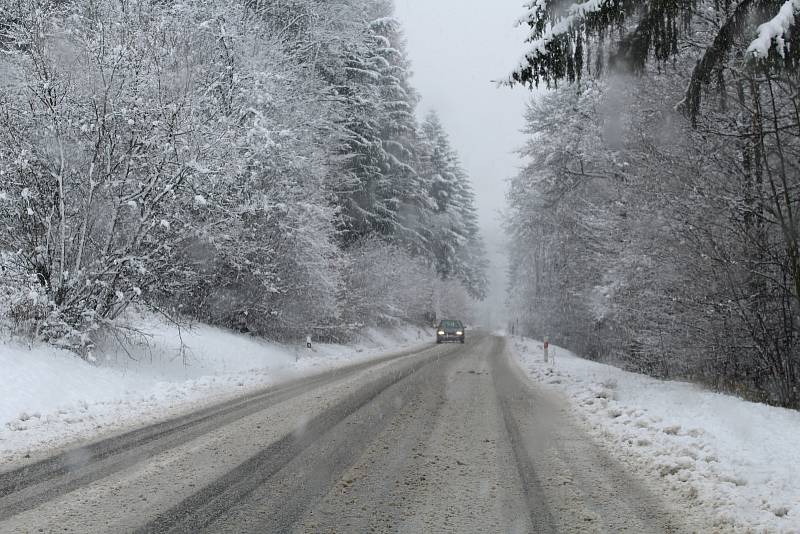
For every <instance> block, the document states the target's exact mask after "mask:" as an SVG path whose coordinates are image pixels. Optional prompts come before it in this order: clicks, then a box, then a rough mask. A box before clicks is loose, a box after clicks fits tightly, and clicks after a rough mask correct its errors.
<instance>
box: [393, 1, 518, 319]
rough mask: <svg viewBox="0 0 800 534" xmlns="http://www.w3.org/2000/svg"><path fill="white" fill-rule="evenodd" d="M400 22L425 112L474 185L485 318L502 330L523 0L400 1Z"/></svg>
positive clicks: (516, 140) (514, 163) (514, 160)
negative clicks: (508, 79)
mask: <svg viewBox="0 0 800 534" xmlns="http://www.w3.org/2000/svg"><path fill="white" fill-rule="evenodd" d="M396 8H397V17H398V18H399V19H400V21H401V22H402V23H403V27H404V29H405V33H406V37H407V41H408V43H407V45H408V54H409V57H410V59H411V61H412V66H413V71H414V77H413V79H412V83H413V84H414V86H415V87H416V88H417V89H418V91H419V92H420V94H421V97H422V101H421V103H420V106H419V112H420V115H424V114H425V113H426V112H427V111H429V110H430V109H435V110H436V111H437V112H438V113H439V116H440V118H441V120H442V123H443V124H444V126H445V128H446V129H447V131H448V132H449V134H450V136H451V141H452V144H453V147H454V148H455V149H456V150H457V151H458V152H459V154H460V156H461V158H462V161H463V163H464V167H465V169H466V170H467V171H468V172H469V174H470V176H471V178H472V182H473V184H474V187H475V193H476V203H477V207H478V211H479V215H480V221H481V229H482V233H483V236H484V239H485V240H486V246H487V252H488V255H489V259H490V261H491V262H492V265H491V268H490V270H489V276H490V290H489V297H488V298H487V300H486V302H485V303H483V304H482V305H481V310H480V312H479V316H480V320H481V322H483V323H484V324H486V325H487V326H492V327H498V326H504V325H505V323H506V317H505V306H504V303H505V285H506V284H505V274H506V261H505V240H504V237H503V231H502V228H501V220H500V212H501V211H502V209H503V206H504V203H505V189H506V179H507V178H508V177H510V176H512V175H513V174H515V173H516V172H517V168H518V165H519V159H518V157H517V156H516V154H515V153H514V151H515V150H516V149H517V148H518V147H520V146H521V145H522V143H523V136H522V134H521V133H520V130H521V128H522V126H523V111H524V107H525V103H526V102H527V100H528V99H529V98H530V92H529V91H527V90H526V89H523V88H515V89H509V88H505V87H503V88H498V87H497V85H496V83H494V82H493V80H498V79H502V78H503V77H505V76H507V75H508V74H509V73H510V72H511V70H512V69H513V68H514V66H515V65H516V62H517V60H518V58H519V57H520V55H521V54H522V52H523V50H524V48H525V44H524V39H525V36H526V32H525V30H524V29H523V28H517V27H515V25H514V22H515V21H516V20H517V19H518V18H519V17H520V16H521V15H523V14H524V12H525V10H524V8H523V7H522V0H492V1H486V0H435V1H431V0H396Z"/></svg>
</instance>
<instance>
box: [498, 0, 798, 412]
mask: <svg viewBox="0 0 800 534" xmlns="http://www.w3.org/2000/svg"><path fill="white" fill-rule="evenodd" d="M526 8H527V12H526V13H524V16H523V17H522V18H521V19H520V21H519V23H520V24H522V25H524V26H525V27H527V28H529V31H530V38H529V42H528V43H527V44H526V45H525V47H526V54H525V58H524V59H523V61H522V62H521V63H520V65H519V67H518V68H517V69H516V70H515V71H514V72H513V73H512V74H511V75H510V76H509V78H508V80H507V81H506V83H507V84H510V85H517V84H521V85H525V86H528V87H530V88H534V89H535V88H537V87H539V88H542V89H543V88H547V89H549V90H547V91H542V92H541V96H540V97H538V96H537V98H536V99H534V100H532V102H531V104H530V106H529V108H528V110H527V112H526V116H525V119H526V135H527V138H528V141H527V143H526V145H525V146H524V147H523V148H522V149H521V151H520V154H521V156H522V157H523V158H524V160H525V166H524V169H523V170H522V171H521V172H520V173H519V175H517V176H516V177H514V178H513V179H512V180H511V183H510V190H509V192H508V200H509V213H508V216H507V218H506V224H507V229H508V232H509V235H510V236H511V248H510V250H511V267H510V281H509V284H510V287H512V288H514V291H512V292H510V299H511V302H510V306H511V308H512V310H513V312H512V315H513V316H514V317H516V318H517V319H518V320H519V322H520V327H521V328H522V329H523V330H524V331H525V332H526V333H528V334H532V335H536V336H539V337H541V336H545V335H549V336H550V338H551V340H553V341H554V342H556V343H560V344H562V345H565V346H567V347H569V348H571V349H573V350H575V351H577V352H578V353H580V354H584V355H587V356H589V357H591V358H593V359H597V360H605V361H611V362H613V363H616V364H622V365H624V366H625V367H627V368H630V369H633V370H636V371H639V372H645V373H648V374H650V375H653V376H657V377H665V378H674V379H688V380H691V381H696V382H699V383H703V384H705V385H708V386H711V387H714V388H716V389H718V390H720V391H729V392H735V393H738V394H740V395H742V396H744V397H746V398H750V399H753V400H758V401H762V402H768V403H772V404H777V405H782V406H787V407H794V408H798V407H800V390H799V389H798V388H799V387H800V337H799V334H800V331H799V330H798V328H799V327H800V234H799V233H798V232H799V231H800V220H799V219H798V217H800V212H798V210H799V209H800V205H799V204H798V201H800V94H799V93H798V87H800V68H799V67H800V65H798V60H800V31H797V28H796V24H795V19H796V16H797V15H798V10H800V2H797V1H796V0H788V1H787V0H782V1H775V0H764V1H751V0H742V1H731V0H724V1H720V0H714V1H699V0H650V1H643V2H634V1H630V0H589V1H587V2H584V3H577V4H572V3H569V2H567V3H564V2H558V1H552V0H534V1H532V2H529V3H528V4H527V6H526Z"/></svg>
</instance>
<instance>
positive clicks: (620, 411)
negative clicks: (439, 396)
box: [512, 338, 800, 532]
mask: <svg viewBox="0 0 800 534" xmlns="http://www.w3.org/2000/svg"><path fill="white" fill-rule="evenodd" d="M512 347H513V351H514V353H515V355H516V356H517V357H518V358H519V360H520V362H521V364H522V367H523V368H524V369H525V370H526V371H527V373H528V374H529V376H530V377H532V378H533V379H534V380H536V381H539V382H542V383H544V384H545V385H547V386H549V387H554V388H558V389H560V390H562V391H564V392H565V393H566V394H567V395H568V396H569V398H570V400H571V407H572V409H573V410H574V412H576V413H577V414H578V415H579V416H580V417H581V418H583V419H584V420H585V421H586V423H587V424H588V426H589V427H590V431H591V432H592V435H593V436H594V437H595V438H596V439H597V440H598V441H600V442H601V443H604V444H605V445H607V448H608V449H609V450H611V451H612V453H613V454H614V455H616V456H617V457H618V458H619V459H620V460H622V461H623V462H624V463H626V464H628V465H629V466H631V467H633V468H634V470H636V471H638V472H639V473H640V474H641V475H642V476H643V477H646V478H648V479H658V480H661V481H663V484H664V485H665V487H666V489H667V490H668V492H669V494H671V495H672V497H674V498H675V499H676V500H677V501H678V502H679V503H680V504H681V505H683V506H684V507H686V506H688V507H690V508H691V509H692V510H691V511H692V512H696V513H697V514H698V515H699V516H700V517H706V518H708V519H709V521H710V523H711V528H714V529H715V530H718V531H721V532H800V462H798V461H797V458H798V452H797V451H798V449H797V447H798V443H800V412H796V411H792V410H786V409H781V408H774V407H771V406H766V405H763V404H757V403H752V402H747V401H744V400H742V399H739V398H736V397H733V396H729V395H722V394H718V393H713V392H710V391H707V390H704V389H702V388H701V387H699V386H696V385H693V384H688V383H684V382H673V381H662V380H656V379H653V378H649V377H646V376H643V375H639V374H635V373H629V372H625V371H622V370H621V369H618V368H616V367H613V366H610V365H603V364H599V363H595V362H591V361H588V360H584V359H581V358H578V357H577V356H575V355H574V354H572V353H570V352H569V351H567V350H565V349H561V348H558V347H553V346H552V345H551V348H550V354H551V355H552V354H553V353H554V354H555V363H552V362H551V363H544V362H543V352H542V344H541V343H540V342H537V341H533V340H529V339H520V338H514V340H513V342H512Z"/></svg>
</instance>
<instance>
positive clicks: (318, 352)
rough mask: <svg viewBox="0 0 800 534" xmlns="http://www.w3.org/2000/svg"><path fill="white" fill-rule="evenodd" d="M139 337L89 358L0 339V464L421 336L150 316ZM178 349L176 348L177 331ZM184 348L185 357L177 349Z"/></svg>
mask: <svg viewBox="0 0 800 534" xmlns="http://www.w3.org/2000/svg"><path fill="white" fill-rule="evenodd" d="M136 327H137V328H141V329H142V330H143V331H146V332H147V333H148V334H150V336H151V337H149V338H148V341H147V343H146V344H145V343H136V344H133V345H131V344H128V345H127V346H126V349H124V350H123V349H122V348H121V347H120V346H119V345H118V344H109V345H108V346H107V347H105V348H104V347H100V348H99V350H97V351H96V352H95V356H96V358H97V360H98V362H97V364H90V363H87V362H85V361H83V360H81V359H80V358H78V357H76V356H75V355H73V354H72V353H70V352H67V351H64V350H59V349H56V348H53V347H50V346H46V345H36V346H32V347H31V346H26V345H22V344H19V343H15V342H10V341H5V342H4V341H0V468H2V467H3V466H4V465H7V464H11V463H18V462H20V461H22V460H23V458H27V457H28V456H30V457H41V456H43V455H46V454H47V452H48V451H50V450H52V449H54V448H57V447H61V446H64V445H67V444H69V443H71V442H75V441H77V440H85V439H91V438H92V437H93V436H98V435H99V434H101V433H102V434H105V433H108V432H113V431H117V430H120V429H123V428H126V427H130V426H135V425H141V424H146V423H151V422H155V421H158V420H161V419H164V418H166V417H170V416H174V415H178V414H180V413H185V412H187V411H190V410H193V409H197V408H199V407H202V406H205V405H209V404H212V403H215V402H221V401H223V400H225V399H228V398H231V397H233V396H236V395H241V394H244V393H247V392H248V391H252V390H255V389H258V388H261V387H264V386H266V385H270V384H276V383H279V382H282V381H285V380H288V379H290V378H294V377H298V376H303V375H306V374H311V373H315V372H320V371H323V370H325V369H329V368H334V367H338V366H342V365H346V364H349V363H353V362H356V361H359V360H365V359H369V358H374V357H377V356H379V355H381V354H385V353H389V352H395V351H397V350H402V349H403V348H406V347H411V346H415V345H421V344H423V343H430V341H431V336H430V332H428V331H425V330H422V329H419V328H416V327H413V326H406V327H403V328H399V329H395V330H378V329H369V330H366V331H365V332H364V333H363V334H362V336H361V339H360V340H359V341H358V342H357V343H356V344H354V345H352V346H344V345H331V344H316V343H315V344H314V345H313V348H312V350H308V349H307V348H306V347H305V346H298V347H290V346H286V345H280V344H275V343H269V342H266V341H263V340H260V339H258V338H254V337H252V336H247V335H241V334H237V333H234V332H231V331H226V330H222V329H219V328H214V327H210V326H206V325H196V326H195V327H194V328H192V329H182V331H181V335H180V336H179V335H178V330H177V328H176V327H174V326H172V325H170V324H168V323H165V322H163V321H159V320H157V319H153V318H152V317H151V318H141V317H140V318H137V320H136ZM181 337H182V339H183V343H184V349H185V350H184V351H183V352H182V351H181V343H180V339H181ZM184 357H185V358H184Z"/></svg>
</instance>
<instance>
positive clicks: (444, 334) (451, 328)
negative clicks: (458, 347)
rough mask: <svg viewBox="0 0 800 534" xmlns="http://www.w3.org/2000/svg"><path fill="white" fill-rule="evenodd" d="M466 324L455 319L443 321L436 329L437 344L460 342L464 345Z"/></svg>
mask: <svg viewBox="0 0 800 534" xmlns="http://www.w3.org/2000/svg"><path fill="white" fill-rule="evenodd" d="M464 330H465V328H464V324H463V323H462V322H461V321H457V320H455V319H442V320H441V321H440V322H439V326H437V327H436V343H442V342H443V341H460V342H461V343H464Z"/></svg>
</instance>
